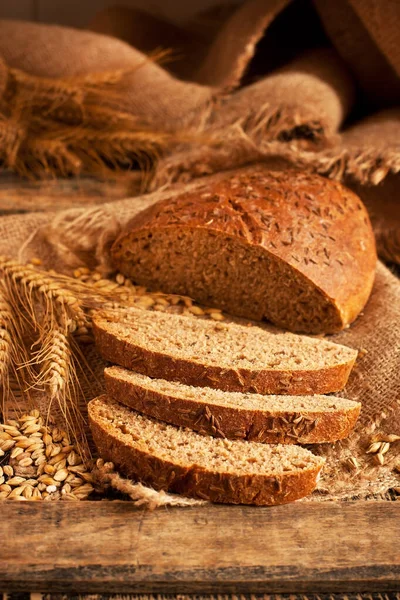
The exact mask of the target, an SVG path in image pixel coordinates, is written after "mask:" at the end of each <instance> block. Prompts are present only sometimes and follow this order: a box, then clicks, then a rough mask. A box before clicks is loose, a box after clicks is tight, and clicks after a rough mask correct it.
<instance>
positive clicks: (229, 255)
mask: <svg viewBox="0 0 400 600" xmlns="http://www.w3.org/2000/svg"><path fill="white" fill-rule="evenodd" d="M112 258H113V261H114V264H115V266H116V267H117V268H118V269H119V270H120V271H121V272H122V273H124V274H125V275H127V276H129V277H131V278H132V279H133V280H134V281H135V282H137V283H139V284H141V285H145V286H146V287H148V288H150V289H153V290H154V289H156V290H158V289H161V290H162V291H164V292H168V293H179V294H186V295H188V296H190V297H192V298H194V299H195V300H197V301H199V302H201V303H204V304H206V305H209V306H212V305H216V306H218V307H220V308H222V309H224V310H226V311H227V312H229V313H231V314H233V315H237V316H241V317H245V318H249V319H253V320H263V319H267V320H269V321H271V322H273V323H275V324H276V325H279V326H281V327H284V328H286V329H289V330H291V331H297V332H306V333H333V332H336V331H339V330H341V329H343V328H344V327H346V325H348V324H349V323H351V322H352V321H354V319H355V318H356V317H357V315H358V314H359V313H360V311H361V310H362V308H363V307H364V305H365V303H366V302H367V299H368V297H369V295H370V292H371V289H372V284H373V280H374V273H375V266H376V250H375V241H374V236H373V232H372V227H371V224H370V221H369V218H368V214H367V211H366V209H365V207H364V205H363V204H362V202H361V200H360V199H359V198H358V196H356V195H355V194H354V193H353V192H351V191H350V190H348V189H347V188H345V187H344V186H343V185H341V184H340V183H338V182H335V181H330V180H328V179H325V178H323V177H320V176H319V175H315V174H310V173H305V172H300V171H296V170H286V171H282V172H280V171H267V170H266V169H265V167H263V166H255V167H254V168H253V169H246V171H244V172H243V171H238V173H237V174H236V175H235V176H230V177H229V178H227V179H225V180H221V181H220V182H218V183H214V184H213V185H212V186H209V187H207V188H206V187H203V188H201V189H200V190H197V191H195V192H188V193H184V194H182V195H180V196H177V197H174V198H171V199H169V200H165V201H162V202H160V203H158V204H156V205H154V206H152V207H150V208H148V209H146V210H145V211H143V212H141V213H139V214H138V215H137V216H135V217H134V218H133V219H132V220H131V221H130V223H129V224H128V225H127V227H126V229H125V231H124V232H123V233H122V234H121V235H120V236H119V238H118V239H117V240H116V241H115V243H114V245H113V247H112Z"/></svg>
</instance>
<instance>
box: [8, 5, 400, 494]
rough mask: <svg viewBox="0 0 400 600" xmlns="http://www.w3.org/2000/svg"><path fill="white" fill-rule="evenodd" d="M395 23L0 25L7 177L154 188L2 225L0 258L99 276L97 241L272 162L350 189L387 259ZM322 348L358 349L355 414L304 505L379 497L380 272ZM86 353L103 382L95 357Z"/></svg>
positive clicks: (396, 306) (371, 10) (388, 276)
mask: <svg viewBox="0 0 400 600" xmlns="http://www.w3.org/2000/svg"><path fill="white" fill-rule="evenodd" d="M328 5H329V10H328V8H327V6H328ZM334 7H335V9H334ZM343 11H344V12H345V13H346V14H351V16H352V18H351V19H350V18H349V20H346V19H347V17H346V19H345V20H343V19H344V17H343ZM121 14H122V15H123V18H122V19H121ZM294 16H295V17H296V27H294V26H293V17H294ZM389 16H390V18H389ZM225 17H226V15H225ZM399 19H400V5H399V4H398V2H395V1H394V0H393V1H389V0H385V1H384V2H381V1H378V0H375V1H374V0H341V2H337V3H336V2H335V3H326V2H323V1H321V2H319V1H317V2H315V3H314V4H312V3H311V2H301V3H300V2H292V3H290V2H289V0H262V1H261V0H252V1H249V2H246V3H244V4H243V5H242V6H241V7H239V8H238V9H237V10H236V11H233V12H232V14H230V16H228V18H225V20H223V21H222V24H220V25H219V24H218V25H219V26H218V27H216V26H215V23H216V20H215V19H214V21H213V20H212V19H210V18H209V19H208V20H207V15H205V16H203V17H202V18H201V19H199V20H198V21H197V22H194V23H191V24H190V25H188V29H187V31H186V32H185V31H178V30H177V29H176V28H170V27H167V26H165V28H164V27H161V25H160V22H159V21H153V20H152V19H151V18H150V17H145V16H143V14H138V13H131V12H126V11H125V12H123V13H121V12H120V11H119V10H117V9H115V10H112V11H109V12H107V13H104V14H103V15H100V16H99V17H98V18H97V19H96V21H95V23H94V25H93V27H94V28H95V29H97V31H100V32H104V33H107V34H112V35H115V36H118V35H121V37H122V38H124V39H125V42H124V41H121V40H118V39H115V38H112V37H107V36H106V35H103V34H100V33H92V32H90V31H75V30H71V29H67V28H60V27H56V26H42V25H36V24H29V23H19V22H5V21H3V22H0V56H1V57H2V58H3V62H2V63H1V66H0V92H1V93H2V96H1V97H0V111H1V113H2V118H1V121H0V143H1V145H0V148H1V158H2V161H3V164H4V165H5V166H6V167H8V168H11V169H14V170H16V171H17V172H20V173H24V174H29V175H35V176H45V175H49V174H50V175H54V174H56V175H63V176H65V175H70V174H75V175H79V174H87V173H89V174H90V173H95V174H96V175H103V176H104V175H107V174H108V173H109V172H110V171H112V173H113V174H114V175H115V173H122V172H123V171H124V170H125V169H126V168H127V167H129V166H130V167H132V166H133V167H135V168H137V167H138V166H141V167H145V168H144V169H143V172H144V173H145V175H146V176H145V177H144V178H143V186H145V191H150V192H151V193H147V194H144V195H141V196H137V197H135V198H130V199H127V200H123V201H117V202H112V203H111V202H110V203H108V204H103V205H102V206H101V207H100V206H99V207H96V208H94V209H90V210H89V211H88V210H87V209H82V210H80V209H74V210H71V211H67V212H59V213H58V214H56V213H55V212H46V213H45V212H36V213H32V214H27V215H22V216H10V217H3V218H1V219H0V253H1V254H6V255H9V256H11V257H16V258H18V259H19V260H28V259H29V258H32V257H36V258H41V259H42V260H43V264H44V265H45V266H47V267H48V268H53V269H57V270H59V271H62V272H69V271H70V270H71V269H72V268H74V267H76V266H77V265H81V264H87V265H89V266H91V267H93V266H96V265H101V267H102V268H103V269H104V271H106V272H107V270H109V257H108V250H109V247H110V243H111V242H112V241H113V239H115V237H116V235H117V234H118V232H119V231H120V229H121V227H122V226H123V225H124V223H125V222H126V221H127V220H128V219H129V218H130V217H131V216H132V215H133V214H135V213H136V212H138V211H140V210H142V209H143V208H144V207H146V206H148V205H149V204H150V203H153V202H156V201H158V200H159V199H162V198H166V197H168V196H169V195H173V194H175V193H179V192H180V191H182V190H186V189H187V188H188V187H194V188H196V187H197V186H199V185H201V186H204V185H207V184H208V182H209V180H210V178H211V179H212V178H214V177H217V178H218V177H220V176H221V174H220V173H218V172H219V171H223V170H227V169H236V168H243V167H244V165H246V164H248V163H251V162H254V161H264V162H265V163H266V166H271V165H275V166H276V163H275V162H274V160H275V159H273V158H272V157H276V156H278V157H282V160H284V161H289V162H290V163H294V164H295V165H298V166H301V167H302V168H307V169H312V170H314V171H317V172H319V173H322V174H324V175H327V176H330V177H334V178H337V179H341V180H343V181H345V182H346V183H347V184H348V185H350V186H352V187H354V188H355V189H356V190H357V192H358V193H359V194H360V195H361V196H362V197H363V198H364V199H365V200H366V202H367V205H368V206H369V207H370V211H371V215H372V219H373V222H374V225H375V227H376V232H377V240H378V243H379V250H380V254H381V256H382V257H383V258H384V259H385V260H392V261H398V260H399V254H400V249H399V237H400V236H399V233H398V232H399V229H398V226H399V221H400V219H399V210H398V202H399V200H398V194H397V190H399V175H398V172H399V170H400V109H399V108H397V107H398V106H399V104H400V96H399V73H400V44H399V42H398V39H397V38H398V26H399ZM121 22H123V24H124V27H123V30H122V32H121ZM135 23H136V24H137V26H135ZM213 23H214V24H213ZM143 27H145V28H146V31H147V34H146V35H143ZM294 29H296V31H297V33H296V34H294V33H293V31H294ZM299 30H300V32H301V31H303V30H304V31H305V32H306V34H307V35H305V36H301V35H300V34H299V33H298V31H299ZM162 32H164V34H163V33H162ZM188 32H189V34H188ZM285 32H286V33H285ZM353 32H355V34H354V36H353ZM396 32H397V33H396ZM269 34H270V35H269ZM292 34H293V35H292ZM288 35H289V36H292V37H289V38H288V37H287V36H288ZM285 36H286V37H285ZM174 39H176V46H174V51H175V55H176V57H177V58H176V60H175V61H173V60H171V61H170V62H169V63H167V64H165V66H164V67H162V66H160V65H159V64H157V62H155V61H153V60H150V59H149V58H148V57H147V56H146V55H147V54H148V53H151V52H153V51H156V50H157V48H159V47H160V46H163V44H164V41H165V45H168V46H171V45H172V44H173V41H174ZM127 42H129V43H127ZM133 46H136V47H133ZM282 56H284V62H283V63H282ZM182 57H184V58H182ZM360 57H363V58H364V60H361V58H360ZM256 67H257V68H256ZM183 77H185V79H183ZM282 164H283V165H284V164H286V162H284V163H280V162H279V161H278V166H282ZM244 168H245V167H244ZM149 172H150V176H149ZM371 186H372V187H371ZM56 208H57V207H56V206H55V207H54V209H55V210H56ZM334 339H335V340H337V341H338V342H341V343H344V344H347V345H349V346H352V347H354V348H356V349H359V350H360V349H362V350H363V351H362V352H361V353H360V358H359V360H358V362H357V365H356V367H355V369H354V371H353V373H352V375H351V378H350V381H349V384H348V386H347V388H346V390H345V392H344V394H345V395H346V396H347V397H348V398H353V399H357V400H360V401H361V402H362V405H363V408H362V414H361V417H360V420H359V423H358V425H357V429H356V431H355V432H354V433H353V434H352V435H351V437H350V438H349V439H348V440H346V441H343V442H341V443H337V444H333V445H326V446H322V445H321V446H320V447H318V448H315V449H314V450H315V451H317V452H319V453H321V454H323V455H324V456H326V458H327V466H326V469H325V471H324V475H323V477H322V479H321V481H320V483H319V492H318V493H317V494H314V496H313V499H318V500H323V499H328V500H332V499H337V498H350V497H363V498H366V497H373V496H374V495H377V494H378V495H379V494H384V493H385V492H387V490H388V489H389V488H391V487H395V486H398V485H399V482H400V478H399V475H398V473H396V472H395V470H394V466H395V465H396V463H397V462H398V461H399V454H400V445H399V444H396V443H395V444H392V446H391V450H390V452H389V453H388V454H387V455H386V460H385V464H384V465H377V464H376V463H374V462H373V459H372V458H371V455H369V454H366V449H367V447H368V445H369V443H370V440H371V436H372V435H374V434H376V433H384V432H386V433H395V434H396V433H397V434H400V406H399V398H400V369H399V366H400V284H399V282H398V280H397V278H396V277H395V276H394V275H393V274H392V273H391V272H390V271H389V270H388V269H387V268H386V267H385V266H384V265H383V264H382V263H380V264H379V265H378V269H377V274H376V282H375V286H374V289H373V293H372V296H371V298H370V300H369V302H368V305H367V307H366V308H365V310H364V313H363V314H362V315H361V316H360V317H359V318H358V320H357V321H356V323H355V324H354V325H353V326H352V327H351V328H350V329H348V330H346V331H344V332H342V333H341V334H339V335H337V336H334ZM365 351H366V352H365ZM85 353H86V356H87V357H88V359H89V362H90V365H91V367H92V369H93V371H94V373H101V369H102V366H103V365H102V362H101V360H100V358H99V357H98V355H97V354H96V352H95V350H94V349H93V348H87V349H85ZM84 387H85V389H86V394H87V396H88V398H89V397H90V395H91V394H92V395H93V393H94V390H95V391H96V392H97V391H98V384H97V383H96V382H95V380H93V381H92V385H91V384H90V382H89V385H86V384H85V386H84ZM349 458H355V459H356V464H357V467H356V468H354V463H353V466H352V463H351V461H349V460H348V459H349Z"/></svg>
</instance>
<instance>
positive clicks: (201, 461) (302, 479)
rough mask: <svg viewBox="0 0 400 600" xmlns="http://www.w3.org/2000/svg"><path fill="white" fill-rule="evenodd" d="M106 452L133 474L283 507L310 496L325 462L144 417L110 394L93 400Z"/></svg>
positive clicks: (215, 498)
mask: <svg viewBox="0 0 400 600" xmlns="http://www.w3.org/2000/svg"><path fill="white" fill-rule="evenodd" d="M88 411H89V422H90V427H91V430H92V433H93V439H94V442H95V444H96V446H97V448H98V451H99V454H100V456H102V457H103V458H104V459H106V460H109V461H112V462H113V463H114V464H115V465H116V467H117V468H118V469H119V470H121V472H122V473H125V474H126V475H127V476H128V477H132V478H135V479H137V480H139V481H141V482H143V483H146V484H149V485H152V486H153V487H154V488H156V489H163V490H169V491H171V492H177V493H179V494H183V495H187V496H195V497H199V498H203V499H205V500H211V501H212V502H226V503H232V504H258V505H266V504H284V503H286V502H291V501H293V500H297V499H298V498H302V497H303V496H306V495H308V494H310V493H311V492H312V491H313V490H314V488H315V485H316V482H317V479H318V475H319V472H320V470H321V468H322V466H323V464H324V459H323V458H321V457H318V456H314V455H313V454H312V453H311V452H309V451H308V450H306V449H305V448H302V447H300V446H293V445H286V446H285V445H268V444H258V443H256V442H245V441H241V440H227V439H218V438H213V437H210V436H203V435H200V434H199V433H196V432H194V431H191V430H190V429H179V428H177V427H174V426H173V425H167V424H166V423H162V422H160V421H156V420H153V419H150V418H148V417H145V416H143V415H140V414H139V413H137V412H134V411H132V410H129V409H128V408H126V407H124V406H122V405H121V404H118V403H117V402H115V401H114V400H112V399H111V398H108V397H107V396H101V397H100V398H96V399H95V400H92V401H91V402H89V405H88Z"/></svg>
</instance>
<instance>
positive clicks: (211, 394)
mask: <svg viewBox="0 0 400 600" xmlns="http://www.w3.org/2000/svg"><path fill="white" fill-rule="evenodd" d="M104 376H105V382H106V389H107V393H108V395H109V396H111V397H112V398H114V399H115V400H117V401H118V402H121V403H122V404H124V405H125V406H128V407H130V408H133V409H135V410H137V411H139V412H140V413H142V414H145V415H147V416H149V417H153V418H156V419H160V420H161V421H166V422H167V423H172V424H173V425H177V426H178V427H189V428H190V429H194V430H196V431H199V432H200V433H204V434H209V435H213V436H215V437H226V438H230V439H245V440H249V441H256V442H265V443H269V444H277V443H281V444H295V443H300V444H316V443H322V442H334V441H336V440H340V439H343V438H345V437H347V436H348V435H349V433H350V431H351V430H352V429H353V427H354V425H355V424H356V421H357V418H358V415H359V414H360V408H361V404H359V403H358V402H352V401H351V400H344V399H343V398H336V397H334V396H318V395H316V396H284V397H282V396H261V395H259V394H243V393H240V392H222V391H221V390H213V389H211V388H201V387H192V386H188V385H184V384H182V383H176V382H171V381H165V380H164V379H150V377H147V376H146V375H141V374H140V373H134V372H133V371H128V370H127V369H124V368H122V367H115V366H114V367H109V368H107V369H105V371H104Z"/></svg>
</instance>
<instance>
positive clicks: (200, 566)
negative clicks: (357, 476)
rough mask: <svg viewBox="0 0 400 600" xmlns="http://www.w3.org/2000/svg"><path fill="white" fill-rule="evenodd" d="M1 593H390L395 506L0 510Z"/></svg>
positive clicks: (399, 565) (116, 505) (396, 580)
mask: <svg viewBox="0 0 400 600" xmlns="http://www.w3.org/2000/svg"><path fill="white" fill-rule="evenodd" d="M0 510H1V519H0V540H1V544H0V590H1V589H3V590H8V591H22V590H30V591H41V592H48V591H53V592H56V591H60V592H64V593H67V592H81V593H82V592H91V593H95V592H102V593H111V592H125V593H128V592H132V593H133V592H135V593H167V592H168V593H193V594H194V593H211V592H212V593H214V594H216V593H237V594H238V593H266V592H291V593H294V592H297V593H300V592H304V593H306V592H327V591H328V592H332V593H333V592H349V591H358V592H361V591H363V590H364V591H365V590H368V591H370V592H372V591H387V590H396V589H398V588H399V584H400V547H399V542H398V537H399V536H398V533H399V525H398V523H399V517H400V504H398V503H395V502H376V503H375V502H355V503H323V504H319V503H307V502H304V503H302V502H300V503H297V504H292V505H287V506H280V507H274V508H251V507H228V506H207V507H200V508H192V509H169V510H167V509H163V510H157V511H155V512H153V513H149V512H144V511H142V510H138V509H135V508H134V507H133V506H132V504H130V503H129V502H84V503H83V502H82V503H79V504H78V503H77V504H75V503H71V504H67V503H63V502H58V503H57V502H55V503H49V504H46V503H11V502H10V503H2V504H1V509H0Z"/></svg>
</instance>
